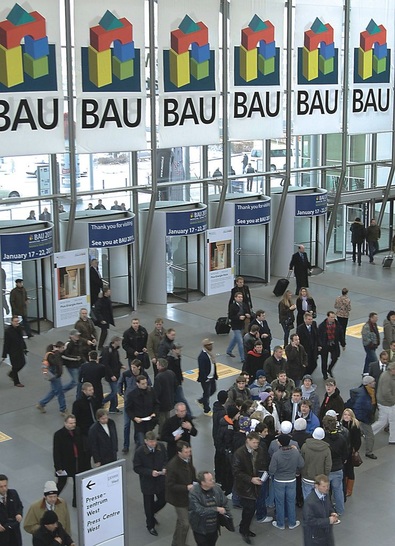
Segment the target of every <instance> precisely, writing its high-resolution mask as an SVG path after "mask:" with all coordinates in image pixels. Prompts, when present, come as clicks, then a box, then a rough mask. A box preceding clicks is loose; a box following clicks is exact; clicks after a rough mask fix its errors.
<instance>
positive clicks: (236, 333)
mask: <svg viewBox="0 0 395 546" xmlns="http://www.w3.org/2000/svg"><path fill="white" fill-rule="evenodd" d="M232 332H233V337H232V339H231V340H230V343H229V345H228V348H227V349H226V352H227V353H231V352H232V350H233V349H234V347H235V346H236V345H237V348H238V349H239V355H240V360H244V345H243V334H242V331H241V330H232Z"/></svg>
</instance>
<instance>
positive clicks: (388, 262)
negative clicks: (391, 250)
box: [383, 254, 394, 269]
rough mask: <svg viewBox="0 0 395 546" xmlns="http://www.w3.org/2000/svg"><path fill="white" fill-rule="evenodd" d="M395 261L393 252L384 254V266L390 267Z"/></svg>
mask: <svg viewBox="0 0 395 546" xmlns="http://www.w3.org/2000/svg"><path fill="white" fill-rule="evenodd" d="M393 261H394V257H393V256H392V254H389V255H388V256H384V258H383V267H384V268H385V269H389V268H390V267H391V265H392V262H393Z"/></svg>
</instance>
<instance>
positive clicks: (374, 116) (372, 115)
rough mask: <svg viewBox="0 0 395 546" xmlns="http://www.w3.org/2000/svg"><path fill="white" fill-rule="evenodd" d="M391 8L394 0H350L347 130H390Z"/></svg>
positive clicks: (392, 12)
mask: <svg viewBox="0 0 395 546" xmlns="http://www.w3.org/2000/svg"><path fill="white" fill-rule="evenodd" d="M394 9H395V5H394V0H387V1H386V2H377V0H351V16H350V72H349V95H348V132H349V133H350V134H358V133H366V132H369V133H378V132H383V131H392V121H393V120H392V118H393V108H394V78H393V73H394V61H393V55H394V24H393V21H394V17H395V11H394ZM390 23H391V24H390Z"/></svg>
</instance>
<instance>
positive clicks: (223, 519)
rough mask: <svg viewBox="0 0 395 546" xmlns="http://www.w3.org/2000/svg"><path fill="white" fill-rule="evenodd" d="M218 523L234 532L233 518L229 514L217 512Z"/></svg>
mask: <svg viewBox="0 0 395 546" xmlns="http://www.w3.org/2000/svg"><path fill="white" fill-rule="evenodd" d="M218 525H219V526H220V527H225V529H227V530H228V531H230V532H231V533H234V532H235V526H234V523H233V518H232V516H231V515H229V514H218Z"/></svg>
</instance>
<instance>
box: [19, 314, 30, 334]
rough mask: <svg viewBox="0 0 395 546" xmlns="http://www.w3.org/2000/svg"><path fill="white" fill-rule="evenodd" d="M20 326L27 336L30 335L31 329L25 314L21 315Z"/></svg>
mask: <svg viewBox="0 0 395 546" xmlns="http://www.w3.org/2000/svg"><path fill="white" fill-rule="evenodd" d="M21 318H22V320H21V326H22V328H23V329H24V330H25V334H26V335H27V336H28V337H31V335H32V329H31V328H30V324H29V321H28V320H27V317H26V316H25V315H21Z"/></svg>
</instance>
